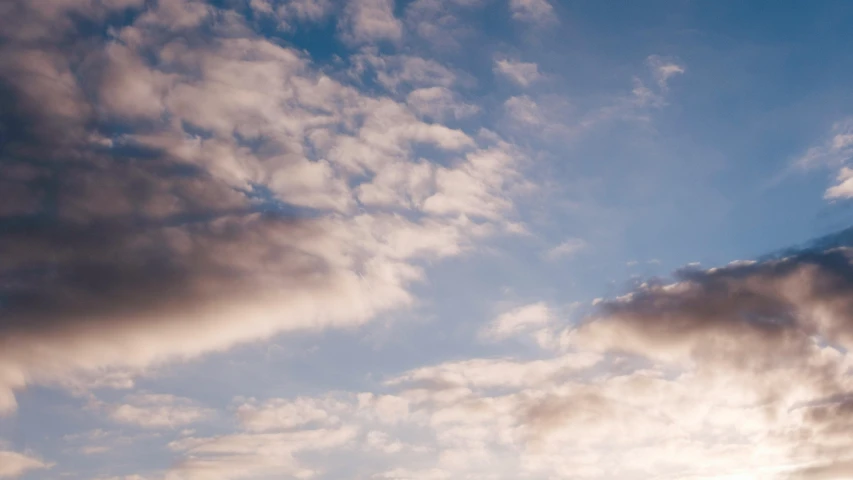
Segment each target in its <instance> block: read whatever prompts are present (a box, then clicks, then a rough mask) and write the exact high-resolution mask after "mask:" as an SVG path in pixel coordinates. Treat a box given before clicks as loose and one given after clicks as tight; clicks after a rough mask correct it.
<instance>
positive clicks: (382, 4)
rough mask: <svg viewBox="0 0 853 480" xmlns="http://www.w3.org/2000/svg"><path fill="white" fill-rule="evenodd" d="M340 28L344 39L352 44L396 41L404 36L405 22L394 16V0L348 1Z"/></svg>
mask: <svg viewBox="0 0 853 480" xmlns="http://www.w3.org/2000/svg"><path fill="white" fill-rule="evenodd" d="M338 28H339V30H340V32H341V36H342V38H343V39H344V41H346V42H349V43H352V44H365V43H374V42H376V41H380V40H388V41H392V42H396V41H399V40H400V39H401V38H402V37H403V23H402V22H401V21H400V20H399V19H398V18H396V17H395V16H394V0H353V1H351V2H347V4H346V7H345V8H344V12H343V16H342V17H341V20H340V22H339V24H338Z"/></svg>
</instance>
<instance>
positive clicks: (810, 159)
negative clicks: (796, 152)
mask: <svg viewBox="0 0 853 480" xmlns="http://www.w3.org/2000/svg"><path fill="white" fill-rule="evenodd" d="M851 158H853V119H844V120H840V121H838V122H835V123H834V124H833V125H832V129H831V130H830V132H829V134H828V135H827V138H826V139H825V140H824V142H823V144H821V145H818V146H814V147H811V148H809V149H808V150H807V151H806V153H804V154H803V155H801V156H800V157H799V158H797V159H795V160H794V162H793V164H792V165H791V168H789V169H788V170H786V171H784V172H782V173H780V174H779V175H777V177H775V178H774V179H773V180H772V182H773V183H775V182H776V181H778V180H779V179H781V178H782V177H783V176H784V175H786V174H788V173H790V172H791V170H792V168H796V169H800V170H803V169H811V168H815V167H824V168H832V169H838V173H837V174H836V182H837V184H836V185H833V186H831V187H829V188H828V189H827V190H826V192H824V198H826V199H828V200H838V199H843V198H850V197H851V196H853V182H851V178H853V170H851V168H850V167H848V166H847V164H848V163H849V161H850V159H851Z"/></svg>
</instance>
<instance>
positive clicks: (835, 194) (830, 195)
mask: <svg viewBox="0 0 853 480" xmlns="http://www.w3.org/2000/svg"><path fill="white" fill-rule="evenodd" d="M836 181H837V182H838V185H835V186H833V187H830V188H828V189H827V190H826V193H825V194H824V198H827V199H836V198H851V197H853V168H849V167H841V170H840V171H839V172H838V176H837V177H836Z"/></svg>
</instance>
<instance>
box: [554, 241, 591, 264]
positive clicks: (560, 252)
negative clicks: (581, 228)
mask: <svg viewBox="0 0 853 480" xmlns="http://www.w3.org/2000/svg"><path fill="white" fill-rule="evenodd" d="M586 248H587V243H586V242H585V241H584V240H583V239H580V238H570V239H568V240H565V241H564V242H562V243H560V244H559V245H557V246H555V247H553V248H551V249H550V250H548V252H547V253H546V254H545V256H546V257H547V258H549V259H551V260H557V259H560V258H565V257H572V256H575V255H577V254H578V253H579V252H581V251H582V250H584V249H586Z"/></svg>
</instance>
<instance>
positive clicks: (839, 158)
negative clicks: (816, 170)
mask: <svg viewBox="0 0 853 480" xmlns="http://www.w3.org/2000/svg"><path fill="white" fill-rule="evenodd" d="M851 157H853V120H851V119H844V120H839V121H838V122H835V123H834V124H833V125H832V129H831V130H830V132H829V135H828V136H827V138H826V140H825V141H824V142H823V144H822V145H819V146H815V147H811V148H809V149H808V150H807V151H806V153H804V154H803V155H802V156H800V157H799V158H797V159H796V160H795V161H794V165H796V166H797V167H800V168H813V167H818V166H826V167H835V168H837V167H840V166H841V165H843V164H844V163H846V162H847V161H848V160H849V159H850V158H851Z"/></svg>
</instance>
